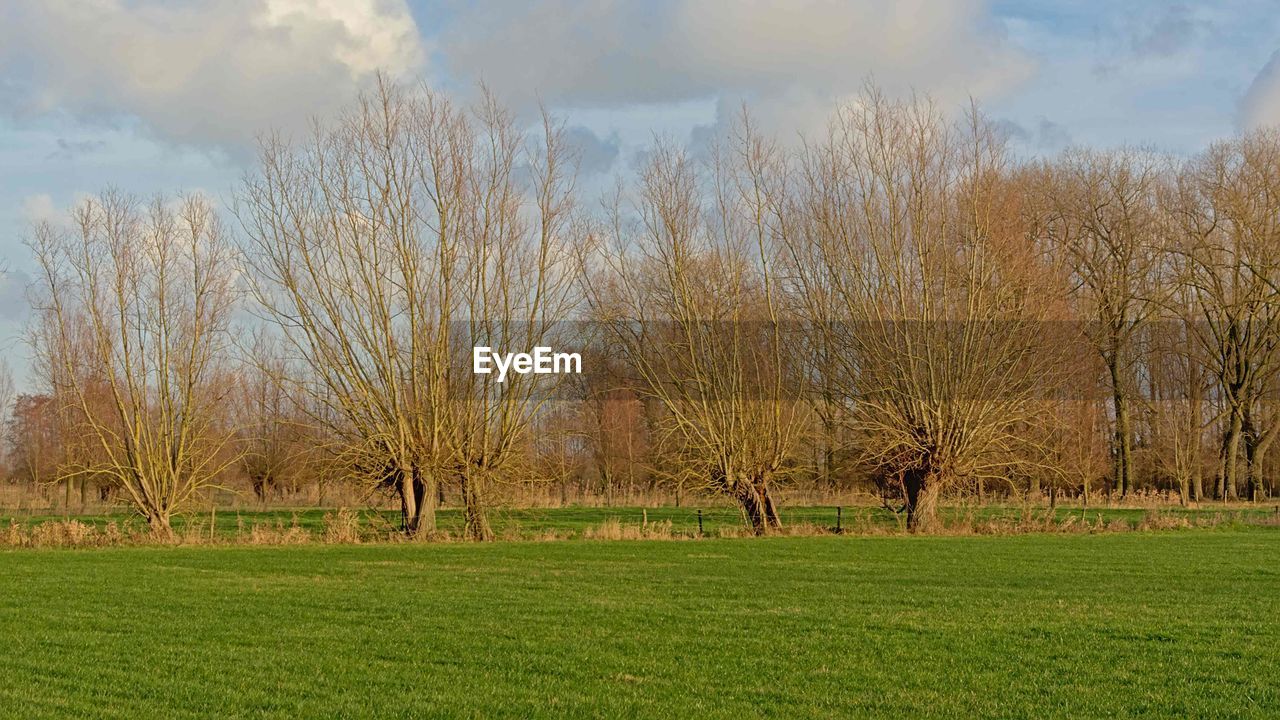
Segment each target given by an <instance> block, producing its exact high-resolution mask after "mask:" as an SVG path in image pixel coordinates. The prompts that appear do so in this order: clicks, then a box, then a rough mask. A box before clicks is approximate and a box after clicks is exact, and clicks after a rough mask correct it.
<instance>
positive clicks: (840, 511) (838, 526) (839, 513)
mask: <svg viewBox="0 0 1280 720" xmlns="http://www.w3.org/2000/svg"><path fill="white" fill-rule="evenodd" d="M843 515H844V508H842V507H840V506H839V505H837V506H836V534H837V535H839V534H841V533H843V532H844V528H843V527H841V524H840V521H841V517H842V516H843Z"/></svg>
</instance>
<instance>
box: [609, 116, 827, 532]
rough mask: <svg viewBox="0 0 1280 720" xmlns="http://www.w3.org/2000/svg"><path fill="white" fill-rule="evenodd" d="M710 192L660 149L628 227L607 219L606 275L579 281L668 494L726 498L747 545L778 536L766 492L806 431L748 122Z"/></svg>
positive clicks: (773, 234)
mask: <svg viewBox="0 0 1280 720" xmlns="http://www.w3.org/2000/svg"><path fill="white" fill-rule="evenodd" d="M706 169H707V171H708V174H709V176H710V177H709V178H707V179H708V180H709V183H708V185H703V184H702V182H701V181H702V180H703V179H704V178H703V177H702V176H701V175H700V173H699V168H698V167H696V166H695V163H694V161H693V160H691V159H690V158H689V157H688V155H687V154H686V153H685V152H684V151H683V150H681V149H678V148H677V147H675V146H673V145H672V144H671V143H666V142H662V143H659V144H658V146H657V147H656V148H655V149H654V151H653V153H652V155H651V158H650V160H649V162H648V164H647V165H646V166H645V168H644V169H643V170H642V173H641V177H640V180H639V187H638V189H637V194H638V198H637V202H636V211H637V214H638V218H637V219H636V220H635V222H628V220H627V219H626V218H624V216H623V213H622V211H621V208H620V205H619V204H618V203H615V204H614V206H613V208H612V223H611V228H610V232H611V234H612V236H613V238H614V241H615V242H614V243H613V245H612V246H609V247H605V248H602V249H603V252H602V254H601V256H600V262H601V263H602V264H603V266H604V267H605V268H607V272H605V273H601V274H602V275H603V276H602V277H597V276H595V275H593V274H592V273H589V272H588V273H586V275H585V279H586V281H587V284H588V293H587V296H588V299H589V301H590V303H591V306H592V310H593V313H594V317H595V318H597V319H598V320H599V321H600V322H601V325H602V327H604V328H607V329H608V330H609V331H610V333H611V342H612V343H613V344H614V345H616V346H617V347H618V348H619V349H620V351H621V352H622V354H623V357H624V358H625V359H626V362H627V364H628V366H629V367H630V368H631V371H632V372H634V373H635V375H636V377H637V378H638V380H639V384H638V387H639V392H640V393H641V395H642V396H643V397H645V398H647V399H648V400H650V401H652V402H653V403H654V404H655V405H656V406H657V407H658V408H660V409H661V413H660V414H659V416H658V417H659V420H658V423H657V425H656V427H655V431H656V433H657V437H656V438H655V445H656V449H657V450H658V452H659V453H663V454H665V456H666V457H667V458H668V461H669V462H667V463H663V464H661V465H659V467H662V465H665V466H666V467H665V468H664V469H665V471H666V472H667V473H668V474H669V475H671V477H672V479H673V480H675V481H676V482H677V483H678V484H679V485H681V486H683V485H684V483H685V481H687V480H691V479H693V481H694V482H695V483H696V484H697V485H696V486H698V487H702V488H705V489H709V490H711V491H713V492H715V493H718V494H722V495H725V496H728V497H731V498H733V499H734V500H735V501H736V502H737V503H738V504H739V506H740V507H741V509H742V512H743V516H744V520H745V522H746V523H747V524H748V525H749V526H750V527H751V528H752V529H753V530H754V531H755V532H756V533H761V534H762V533H766V532H769V531H770V530H772V529H776V528H778V527H780V526H781V519H780V517H779V514H778V509H777V503H776V500H775V498H774V495H773V492H774V487H775V485H776V483H777V482H778V481H779V480H780V479H781V478H782V476H783V475H784V474H785V472H786V471H788V470H789V464H790V461H791V460H792V458H793V456H794V453H795V451H796V449H797V443H798V440H799V435H800V430H801V427H802V424H803V421H804V414H803V406H802V404H801V403H800V402H799V401H798V399H797V398H796V390H795V388H796V385H795V383H794V382H793V380H794V378H793V377H791V375H792V374H791V373H789V363H788V358H787V351H786V348H785V342H786V337H785V332H786V330H785V326H784V317H783V315H782V313H783V309H782V299H781V297H780V295H779V293H780V285H779V278H778V269H777V267H776V266H777V258H776V255H777V252H778V248H779V247H780V242H779V239H780V237H781V236H782V235H783V234H785V232H786V227H785V225H784V224H783V215H782V210H783V209H784V207H785V189H784V183H785V178H786V168H785V165H784V163H783V159H782V157H781V153H780V152H779V151H778V149H777V148H776V146H774V145H773V144H772V143H769V142H766V141H765V140H763V139H762V138H760V137H758V136H756V135H754V134H753V133H752V131H751V129H750V124H749V119H745V121H744V123H743V124H742V126H741V130H740V132H739V133H738V135H737V137H736V138H735V139H734V142H733V143H732V144H731V145H730V146H728V147H726V148H721V149H719V150H718V151H717V152H715V153H714V154H713V159H712V161H711V162H710V163H709V167H708V168H706Z"/></svg>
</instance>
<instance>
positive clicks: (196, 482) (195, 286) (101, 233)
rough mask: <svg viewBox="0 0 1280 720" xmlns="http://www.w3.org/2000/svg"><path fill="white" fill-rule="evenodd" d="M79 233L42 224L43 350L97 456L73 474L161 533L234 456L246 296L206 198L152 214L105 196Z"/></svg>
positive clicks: (161, 204) (63, 403)
mask: <svg viewBox="0 0 1280 720" xmlns="http://www.w3.org/2000/svg"><path fill="white" fill-rule="evenodd" d="M71 225H72V227H71V228H70V229H63V228H61V227H58V226H55V225H53V224H51V223H48V222H45V223H41V224H39V225H37V226H36V228H35V230H34V233H33V236H32V239H31V241H30V245H31V248H32V249H33V251H34V252H35V255H36V259H37V260H38V261H39V264H40V269H41V286H42V290H41V293H40V295H39V296H38V298H37V300H38V302H37V306H36V312H37V318H38V321H37V325H36V326H35V327H34V329H33V343H34V347H35V350H36V353H37V356H38V358H39V360H40V362H39V363H38V366H39V367H43V368H45V369H46V371H47V372H48V374H49V377H48V378H46V381H47V382H48V384H49V385H50V386H51V387H52V388H53V390H54V392H53V397H54V398H55V400H56V401H57V402H58V403H59V405H60V407H59V411H60V412H65V413H67V414H68V415H69V417H70V422H71V424H72V426H73V427H74V428H75V432H76V433H77V434H78V435H80V436H81V437H83V438H84V439H86V440H87V442H88V443H89V444H90V445H91V446H92V450H93V452H92V453H91V454H86V455H83V456H73V457H71V458H70V459H69V461H68V462H69V466H68V467H65V468H63V472H64V473H65V474H66V475H67V476H70V477H77V476H80V477H93V478H94V479H95V480H97V481H100V482H101V481H103V480H105V481H107V482H110V483H111V484H112V485H113V486H114V487H117V488H119V489H120V491H121V492H122V494H123V496H124V497H125V498H127V499H128V500H129V501H130V502H131V503H132V504H133V506H134V508H135V509H136V510H137V511H138V512H139V513H140V514H141V515H143V517H145V518H146V520H147V522H148V524H149V525H150V526H151V528H152V530H153V531H155V532H157V533H161V534H168V533H169V532H171V531H170V525H169V519H170V517H171V516H172V515H173V513H175V512H178V511H180V510H181V509H182V508H183V507H184V506H185V505H187V504H188V503H190V502H191V501H192V500H193V499H194V498H196V497H197V496H198V495H199V494H200V493H201V492H202V491H204V490H206V489H208V488H209V487H210V486H211V485H213V484H214V483H215V481H216V479H217V478H218V476H219V475H220V473H221V472H222V471H223V469H224V468H225V467H226V466H227V465H228V464H229V463H231V462H234V458H231V457H229V454H228V453H227V449H228V447H229V443H230V440H231V436H232V432H231V431H230V430H229V429H228V426H227V424H226V423H225V422H224V420H223V414H222V412H221V410H222V406H223V402H224V400H225V399H226V395H227V392H228V390H227V385H228V383H227V382H226V381H227V375H228V353H227V349H228V342H229V322H230V317H231V313H232V309H233V307H234V303H235V300H236V296H235V292H234V275H233V274H232V273H231V272H230V269H231V267H232V263H233V257H232V247H231V244H230V242H229V240H228V237H227V234H226V232H225V230H224V228H223V226H222V224H221V222H220V221H219V219H218V215H217V213H216V212H215V211H214V209H213V208H212V207H211V206H210V204H209V203H208V202H207V201H205V200H204V199H202V198H200V197H195V196H192V197H186V198H183V199H181V200H179V201H178V202H176V203H170V202H168V201H166V200H165V199H164V198H157V199H155V200H153V201H152V202H150V203H149V204H147V205H145V206H142V205H140V204H139V203H138V202H137V201H136V200H134V199H133V198H130V197H128V196H126V195H123V194H120V193H117V192H110V191H109V192H106V193H103V194H102V195H100V196H98V197H96V198H93V199H90V200H86V201H85V202H83V203H81V204H80V205H79V206H78V207H77V208H76V209H75V210H74V212H73V213H72V217H71Z"/></svg>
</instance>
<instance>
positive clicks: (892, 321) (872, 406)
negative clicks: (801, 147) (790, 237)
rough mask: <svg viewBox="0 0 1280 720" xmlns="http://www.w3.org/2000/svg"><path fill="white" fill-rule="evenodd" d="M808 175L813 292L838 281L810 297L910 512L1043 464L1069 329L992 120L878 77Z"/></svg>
mask: <svg viewBox="0 0 1280 720" xmlns="http://www.w3.org/2000/svg"><path fill="white" fill-rule="evenodd" d="M804 178H805V180H804V184H805V193H804V198H803V206H802V210H801V212H803V214H804V215H805V218H806V227H807V232H806V233H805V234H804V235H802V236H795V239H794V243H793V253H792V255H793V257H794V258H795V267H796V273H797V275H798V277H799V278H800V279H801V284H802V287H803V288H805V289H806V292H803V293H802V296H803V297H804V298H805V299H811V298H819V299H822V298H825V297H827V293H825V292H817V293H810V292H807V289H808V288H814V287H819V286H825V287H829V288H830V289H831V296H832V297H833V298H834V307H833V310H830V311H829V310H827V309H825V308H816V307H814V306H813V304H812V302H810V303H809V304H808V307H809V317H810V320H811V323H812V325H813V326H814V327H816V328H820V329H822V330H823V331H824V332H828V333H830V335H831V337H830V339H829V341H828V342H830V343H831V344H832V345H833V346H834V347H837V348H839V350H838V351H837V352H835V353H833V354H832V356H833V359H834V361H835V363H836V364H837V367H838V369H839V372H838V373H837V374H836V375H835V383H836V386H837V388H838V392H839V395H840V398H841V404H842V405H843V407H845V408H847V413H848V420H847V422H848V423H849V424H850V426H851V431H852V433H853V435H854V439H855V441H856V442H857V443H858V444H859V447H860V449H861V453H862V456H863V459H864V462H865V463H866V464H867V465H868V466H869V467H870V468H871V470H872V472H874V473H879V474H884V475H886V476H888V477H892V478H895V479H896V480H897V482H899V483H900V484H901V486H902V488H903V491H904V496H905V500H906V503H905V509H906V513H907V525H908V527H910V528H911V529H927V528H929V527H930V526H931V525H932V524H933V522H934V520H935V517H936V507H937V502H938V498H939V496H940V494H941V493H943V492H944V491H946V490H948V489H949V488H953V487H956V486H958V485H959V484H961V483H963V482H966V481H972V480H975V479H978V478H991V479H1001V480H1003V479H1004V478H1006V477H1007V476H1008V473H1009V471H1010V470H1011V469H1012V468H1016V467H1018V466H1020V465H1024V466H1025V465H1029V464H1036V465H1042V464H1043V463H1044V462H1045V452H1044V448H1042V447H1039V446H1038V445H1037V443H1036V442H1035V438H1036V437H1038V436H1042V435H1043V434H1044V433H1043V432H1035V429H1036V428H1043V424H1044V422H1045V420H1046V418H1047V417H1051V413H1047V412H1046V410H1047V409H1048V408H1049V407H1051V406H1050V405H1049V404H1048V402H1047V400H1046V399H1045V398H1046V397H1051V395H1046V393H1051V392H1052V388H1053V387H1054V385H1053V383H1054V382H1055V374H1054V369H1055V367H1056V365H1057V360H1058V353H1060V352H1063V351H1065V350H1066V347H1067V345H1066V341H1064V339H1063V338H1053V337H1051V335H1052V334H1053V333H1051V332H1049V331H1050V330H1052V329H1053V327H1055V326H1054V325H1053V324H1052V323H1049V322H1047V321H1048V320H1050V319H1052V317H1053V315H1052V314H1051V311H1052V310H1053V306H1052V303H1051V302H1050V300H1049V298H1051V297H1052V296H1051V295H1049V296H1048V297H1046V295H1045V294H1044V293H1043V292H1041V291H1040V288H1041V287H1042V286H1043V285H1044V284H1045V282H1046V280H1049V279H1051V278H1048V277H1047V272H1046V271H1045V270H1044V269H1042V267H1041V264H1040V261H1039V259H1038V257H1037V254H1036V252H1035V248H1034V247H1033V245H1034V243H1033V240H1034V238H1033V237H1031V234H1030V233H1029V232H1028V231H1027V230H1026V228H1024V227H1022V225H1021V223H1020V222H1019V221H1018V218H1019V217H1020V213H1019V212H1017V206H1016V202H1017V200H1018V198H1019V194H1018V193H1017V192H1016V188H1015V187H1014V186H1013V184H1012V183H1010V182H1009V174H1008V172H1007V170H1006V165H1005V161H1004V158H1003V154H1002V148H1001V146H1000V144H999V142H998V141H997V140H996V138H995V135H994V133H993V132H992V130H991V128H990V126H989V125H988V124H987V123H985V122H984V121H983V120H982V119H981V118H980V117H979V116H977V114H976V113H973V114H971V116H970V122H969V123H968V124H967V125H965V126H962V127H954V126H951V125H950V124H949V123H947V122H946V121H945V120H944V119H943V118H942V116H941V115H940V114H939V113H938V112H937V110H936V109H935V108H934V107H933V106H932V105H931V104H930V103H928V102H927V101H923V100H918V99H917V100H912V101H910V102H895V101H891V100H889V99H887V98H885V97H884V96H883V95H882V94H880V93H879V92H878V91H876V90H874V89H872V90H869V91H868V92H867V93H866V94H865V95H864V96H863V97H862V98H860V99H859V101H858V102H856V103H853V104H851V105H849V106H847V107H845V108H843V109H842V110H841V111H840V113H839V114H838V115H837V117H836V118H835V120H834V121H833V124H832V127H831V130H830V134H829V136H828V137H827V138H826V140H825V142H823V143H820V144H816V145H814V146H812V147H811V148H810V149H809V152H808V153H807V157H806V161H805V165H804ZM815 248H816V250H814V249H815ZM829 317H834V321H832V320H829ZM1067 340H1069V338H1067Z"/></svg>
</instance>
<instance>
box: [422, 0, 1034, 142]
mask: <svg viewBox="0 0 1280 720" xmlns="http://www.w3.org/2000/svg"><path fill="white" fill-rule="evenodd" d="M480 5H481V7H479V8H473V9H468V10H462V11H461V12H460V15H459V16H458V17H455V18H454V21H453V23H452V24H451V26H450V27H449V29H448V31H447V32H444V33H442V37H441V40H440V43H441V49H442V55H443V56H444V57H445V58H447V62H448V63H449V70H450V72H451V73H453V74H454V75H457V76H460V77H464V78H471V77H474V78H482V79H484V80H485V82H487V83H489V84H490V85H491V86H492V87H493V88H494V89H495V90H497V91H498V92H499V94H500V95H502V96H503V97H507V98H513V99H514V101H515V102H517V103H522V102H528V101H531V100H533V99H534V97H535V95H536V96H537V97H541V98H542V99H545V100H547V101H549V102H552V103H555V104H559V105H562V106H569V107H599V106H610V105H613V106H619V105H627V104H636V103H672V102H679V101H685V100H691V99H695V98H706V97H711V96H716V97H719V98H721V99H724V100H727V101H729V102H731V103H735V104H736V102H737V101H739V100H743V99H745V100H748V101H749V102H750V103H751V104H752V106H753V108H755V109H756V110H757V111H758V112H760V114H761V115H763V116H769V117H774V116H776V117H777V118H778V123H779V125H778V127H776V128H775V129H797V128H806V129H808V128H810V127H812V125H813V124H814V123H813V119H812V116H813V114H814V113H817V114H819V115H820V116H822V117H823V118H825V116H826V114H827V112H829V110H830V109H831V106H832V104H833V102H836V101H838V100H840V99H843V98H846V97H848V96H850V95H852V94H855V93H856V92H857V91H858V90H859V89H860V87H861V85H862V84H863V82H864V81H865V80H866V78H867V77H868V76H874V79H875V81H876V82H877V83H879V84H882V85H884V86H886V87H887V88H888V89H890V90H897V91H900V90H906V89H909V88H913V89H917V90H921V91H926V92H928V93H930V94H931V95H934V96H935V97H936V98H938V99H939V100H940V101H941V102H943V103H953V102H960V101H963V99H964V98H966V97H968V96H969V95H973V96H976V97H979V98H987V97H991V96H997V95H1000V94H1002V93H1005V92H1008V91H1010V90H1011V89H1013V88H1014V87H1015V86H1017V85H1018V84H1019V83H1021V82H1022V81H1024V80H1026V79H1027V78H1029V77H1030V75H1031V74H1032V72H1033V70H1034V63H1033V61H1032V60H1031V59H1030V58H1029V57H1028V56H1027V54H1026V53H1024V52H1022V51H1021V50H1020V49H1018V48H1017V47H1015V46H1014V45H1013V44H1012V43H1011V42H1010V41H1009V40H1008V38H1007V37H1006V36H1005V33H1004V30H1003V26H1002V25H1001V24H1000V23H998V22H997V21H995V20H994V19H993V18H992V16H991V14H990V11H989V8H988V7H987V3H986V2H984V1H982V0H900V1H898V2H888V1H887V0H845V1H839V0H808V1H807V2H806V1H798V2H789V3H777V2H771V1H769V0H650V1H644V2H642V1H639V0H637V1H630V0H598V1H597V2H594V3H576V2H569V0H537V1H535V2H530V3H528V4H526V5H525V6H524V7H522V8H520V9H518V10H517V9H513V8H512V7H510V6H508V5H506V4H486V3H481V4H480Z"/></svg>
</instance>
